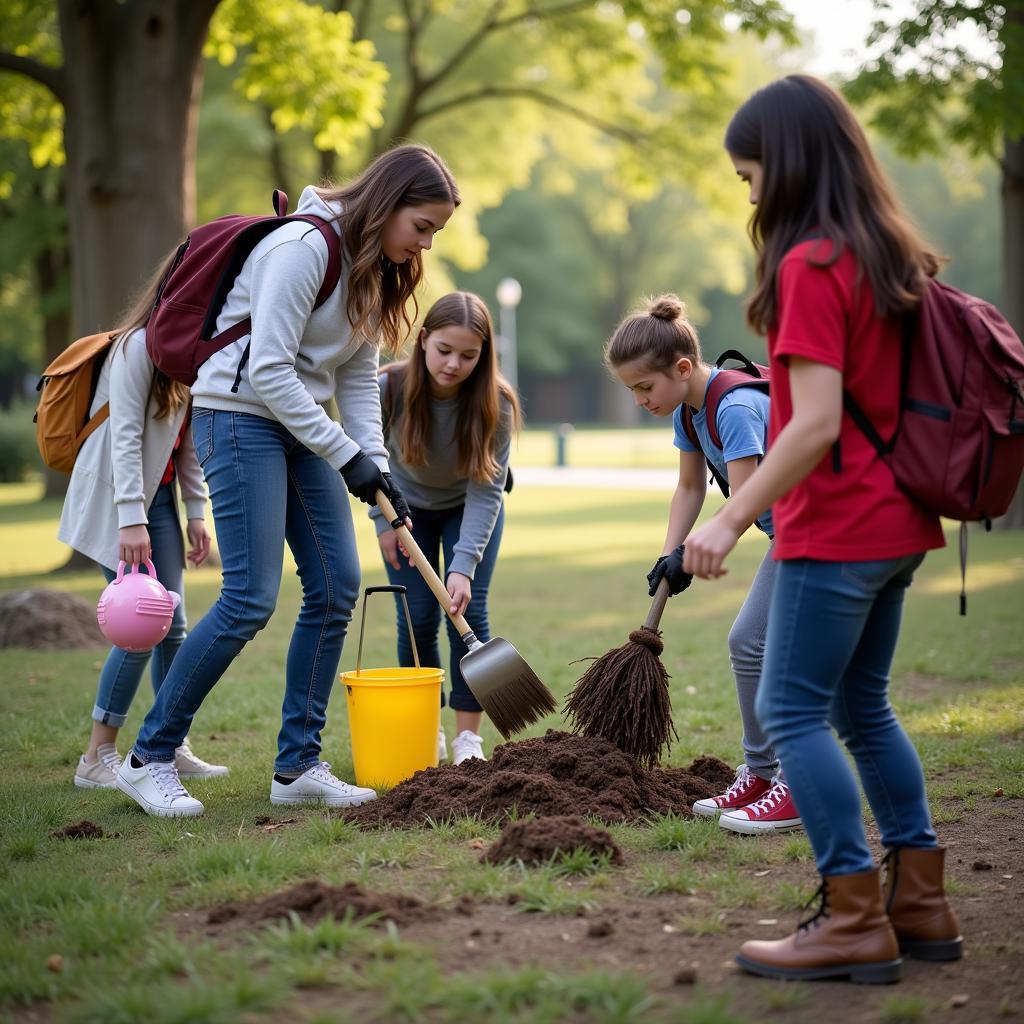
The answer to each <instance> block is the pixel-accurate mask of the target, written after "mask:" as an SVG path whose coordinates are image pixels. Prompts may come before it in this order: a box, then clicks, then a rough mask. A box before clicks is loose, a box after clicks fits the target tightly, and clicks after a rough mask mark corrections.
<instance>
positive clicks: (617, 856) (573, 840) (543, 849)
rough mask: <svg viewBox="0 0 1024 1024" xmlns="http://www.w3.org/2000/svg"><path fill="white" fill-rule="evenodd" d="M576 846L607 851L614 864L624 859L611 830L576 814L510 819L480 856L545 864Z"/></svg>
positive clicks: (496, 860)
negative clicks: (597, 826)
mask: <svg viewBox="0 0 1024 1024" xmlns="http://www.w3.org/2000/svg"><path fill="white" fill-rule="evenodd" d="M573 850H589V851H590V852H591V853H593V854H596V855H597V856H602V855H603V854H608V859H609V861H610V862H611V863H612V864H621V863H622V851H621V850H620V849H619V848H618V846H617V845H616V843H615V840H614V839H612V837H611V833H610V832H608V831H607V830H605V829H603V828H596V827H595V826H593V825H588V824H587V823H586V822H585V821H584V820H583V819H582V818H581V817H579V816H578V815H576V814H569V815H558V816H556V817H553V818H530V819H528V820H527V821H510V822H509V823H508V824H507V825H506V826H505V827H504V828H503V829H502V830H501V835H500V836H499V837H498V838H497V840H496V841H495V842H494V843H493V844H492V845H491V847H490V849H488V850H487V852H486V853H484V855H483V857H482V858H481V859H482V860H485V861H490V863H491V864H504V863H505V861H509V860H519V861H522V862H523V863H524V864H543V863H545V862H546V861H549V860H551V858H552V857H554V856H555V854H558V853H572V852H573Z"/></svg>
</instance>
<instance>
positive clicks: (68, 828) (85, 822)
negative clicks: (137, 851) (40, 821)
mask: <svg viewBox="0 0 1024 1024" xmlns="http://www.w3.org/2000/svg"><path fill="white" fill-rule="evenodd" d="M116 834H117V833H111V835H116ZM105 835H107V833H106V832H104V831H103V829H102V828H101V827H100V826H99V825H97V824H96V823H95V822H93V821H89V819H88V818H83V819H82V820H81V821H76V822H75V823H74V825H65V826H64V827H63V828H59V829H57V831H56V832H51V833H50V838H51V839H102V838H103V837H104V836H105Z"/></svg>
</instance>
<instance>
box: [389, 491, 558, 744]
mask: <svg viewBox="0 0 1024 1024" xmlns="http://www.w3.org/2000/svg"><path fill="white" fill-rule="evenodd" d="M377 505H378V507H379V508H380V510H381V512H383V513H384V518H385V519H386V520H387V521H388V522H389V523H392V524H393V523H394V522H395V521H396V520H397V518H398V517H397V515H396V513H395V509H394V506H393V505H392V504H391V502H390V501H388V499H387V496H386V495H385V494H384V492H383V491H377ZM395 532H396V533H397V534H398V536H399V539H400V540H401V542H402V545H403V547H404V548H405V550H406V551H408V552H409V556H410V557H411V558H412V562H413V565H415V566H416V568H417V569H418V570H419V573H420V575H421V576H422V577H423V579H424V580H426V583H427V586H429V587H430V589H431V592H432V593H433V595H434V597H436V598H437V601H438V604H440V605H441V608H442V610H443V611H444V613H445V614H446V615H447V616H448V618H450V619H451V620H452V624H453V625H454V626H455V629H456V630H457V631H458V634H459V636H460V637H461V639H462V642H463V643H464V644H465V645H466V646H467V647H468V648H469V653H468V654H465V655H463V657H462V660H461V661H460V662H459V668H460V669H462V674H463V676H464V677H465V679H466V682H467V683H468V684H469V688H470V690H471V691H472V693H473V696H474V697H476V699H477V701H478V702H479V704H480V706H481V707H482V708H483V709H484V711H486V712H487V715H488V717H489V718H490V719H491V721H492V722H493V723H494V725H495V727H496V728H497V730H498V732H500V733H501V735H502V736H504V737H505V739H508V738H509V737H510V736H512V735H514V734H515V733H517V732H520V731H521V730H522V729H525V728H526V726H528V725H530V724H531V723H533V722H536V721H537V720H538V719H539V718H543V717H544V715H548V714H551V712H552V711H554V710H556V709H557V707H558V705H557V703H556V702H555V698H554V696H553V695H552V693H551V691H550V690H549V689H548V688H547V687H546V686H545V685H544V683H543V682H541V680H540V677H539V676H538V675H537V673H536V672H534V671H533V669H532V668H530V666H529V665H528V664H527V662H526V659H525V658H523V656H522V655H521V654H520V653H519V652H518V651H517V650H516V649H515V648H514V647H513V646H512V645H511V644H510V643H509V642H508V641H507V640H503V639H502V638H501V637H500V636H496V637H492V638H491V639H490V640H488V641H487V642H486V643H482V642H481V641H480V640H478V639H477V638H476V634H474V632H473V630H472V629H471V628H470V626H469V623H468V622H467V621H466V620H465V618H464V617H463V616H462V615H452V613H451V611H450V610H449V609H450V608H451V603H452V596H451V594H449V593H448V591H447V590H446V589H445V585H444V583H442V582H441V578H440V577H439V576H438V575H437V573H436V572H435V571H434V567H433V566H432V565H431V564H430V562H429V561H428V560H427V556H426V555H424V554H423V552H422V551H421V550H420V547H419V545H418V544H417V543H416V541H415V540H413V536H412V534H411V533H410V532H409V529H408V527H406V526H404V525H399V526H397V527H395Z"/></svg>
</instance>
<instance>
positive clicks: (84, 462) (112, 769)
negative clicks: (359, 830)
mask: <svg viewBox="0 0 1024 1024" xmlns="http://www.w3.org/2000/svg"><path fill="white" fill-rule="evenodd" d="M162 269H163V268H162ZM162 269H161V273H162ZM154 290H155V282H154V285H153V287H151V288H150V289H148V290H147V292H146V293H145V294H144V295H143V296H142V298H141V299H140V300H139V301H138V302H137V303H136V305H135V307H134V309H133V310H132V311H131V312H130V313H129V314H128V315H127V317H126V323H125V326H124V327H121V328H119V329H117V330H115V331H113V332H112V333H111V336H112V337H114V338H115V339H116V340H115V341H114V343H113V344H112V345H110V346H109V349H108V351H107V355H106V357H105V359H104V360H103V362H102V364H101V368H100V372H99V377H98V379H97V383H96V390H95V393H94V395H93V399H92V405H91V408H90V410H89V414H90V417H92V416H95V415H96V414H97V413H99V412H100V411H101V410H104V409H105V407H106V406H107V404H108V402H109V416H108V417H107V418H106V419H105V420H104V421H102V422H101V423H100V425H99V426H98V427H97V428H96V429H95V430H93V431H92V432H91V433H90V434H89V436H88V437H87V438H86V439H85V441H84V442H83V443H82V445H81V447H80V448H79V450H78V454H77V457H76V458H75V462H74V467H73V468H72V470H71V481H70V483H69V485H68V490H67V495H66V497H65V499H64V508H63V510H62V512H61V518H60V526H59V528H58V532H57V536H58V537H59V538H60V540H62V541H64V543H65V544H69V545H70V546H71V547H72V548H74V549H75V550H76V551H80V552H82V554H84V555H88V556H89V557H90V558H92V559H93V560H95V561H96V562H97V563H99V565H100V567H101V569H102V570H103V575H104V576H105V577H106V579H107V582H108V583H109V582H110V581H111V580H112V579H114V577H115V575H116V570H117V567H118V562H119V561H120V562H125V563H128V564H139V563H142V562H145V561H146V560H147V559H150V560H152V562H153V564H154V566H155V568H156V571H157V578H158V579H159V580H160V582H161V583H163V585H164V586H165V587H166V588H167V589H168V590H173V591H176V592H177V593H178V594H181V595H182V601H181V603H180V604H179V605H178V607H177V608H176V609H175V610H174V616H173V619H172V621H171V627H170V629H169V630H168V632H167V635H166V636H165V637H164V638H163V640H161V641H160V643H159V644H157V646H156V647H154V648H153V649H152V651H125V650H122V649H121V648H119V647H114V648H111V651H110V653H109V654H108V655H107V658H106V661H105V662H104V665H103V668H102V670H101V671H100V678H99V685H98V687H97V692H96V701H95V704H94V706H93V711H92V719H93V724H92V734H91V735H90V737H89V746H88V748H87V749H86V751H85V753H84V754H82V756H81V757H80V758H79V760H78V764H77V765H76V767H75V785H76V786H79V787H81V788H83V789H113V788H115V785H116V782H117V771H118V768H119V767H120V765H121V756H120V754H119V753H118V751H117V736H118V733H119V731H120V729H121V727H122V726H123V725H124V723H125V720H126V718H127V716H128V709H129V707H130V706H131V703H132V700H133V698H134V697H135V694H136V692H137V691H138V688H139V683H140V682H141V680H142V676H143V673H144V672H145V670H146V665H147V663H149V664H150V673H151V677H152V681H153V690H154V692H159V690H160V687H161V685H162V684H163V682H164V680H165V678H166V676H167V672H168V670H169V669H170V667H171V663H172V662H173V661H174V658H175V655H176V654H177V653H178V649H179V648H180V647H181V645H182V643H183V642H184V639H185V635H186V619H185V602H184V585H183V572H182V570H183V569H184V566H185V561H186V558H187V560H188V562H189V563H190V564H191V565H193V566H200V565H202V564H203V562H204V561H205V560H206V557H207V555H208V554H209V552H210V534H209V532H208V531H207V528H206V520H205V506H206V486H205V484H204V483H203V474H202V471H201V470H200V468H199V463H198V462H197V461H196V452H195V447H194V445H193V444H192V437H191V434H190V433H189V430H188V425H189V416H190V405H191V399H190V396H189V392H188V388H187V387H185V386H184V385H182V384H177V383H175V382H174V381H172V380H170V379H169V378H168V377H166V376H164V374H162V373H161V372H160V371H159V370H157V369H156V367H154V366H153V364H152V362H151V361H150V358H149V356H148V354H147V353H146V341H145V330H144V329H143V328H142V326H141V325H142V324H143V323H144V322H145V319H146V316H147V315H148V313H149V309H150V306H151V305H152V295H153V292H154ZM179 495H180V498H181V501H182V502H183V503H184V505H185V515H186V519H187V528H186V529H187V534H188V543H189V548H188V552H187V554H186V551H185V545H184V541H183V538H182V532H181V521H180V519H179V512H178V498H179ZM174 764H175V766H176V768H177V770H178V772H179V774H180V775H182V776H185V777H187V778H193V779H199V778H212V777H214V776H219V775H227V773H228V769H227V768H226V767H225V766H223V765H214V764H208V763H207V762H206V761H203V760H202V759H201V758H199V757H197V756H196V755H195V754H194V753H193V752H192V749H191V746H190V745H189V742H188V740H187V738H185V737H182V740H181V742H180V743H179V744H177V745H176V747H175V749H174Z"/></svg>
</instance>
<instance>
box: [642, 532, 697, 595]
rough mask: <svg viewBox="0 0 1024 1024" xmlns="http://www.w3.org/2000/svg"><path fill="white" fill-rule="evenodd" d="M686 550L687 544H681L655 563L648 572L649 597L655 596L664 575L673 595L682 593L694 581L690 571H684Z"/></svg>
mask: <svg viewBox="0 0 1024 1024" xmlns="http://www.w3.org/2000/svg"><path fill="white" fill-rule="evenodd" d="M685 550H686V546H685V545H683V544H680V545H679V547H677V548H676V549H675V551H673V552H671V553H670V554H667V555H662V556H661V558H659V559H658V560H657V561H656V562H655V563H654V568H653V569H651V571H650V572H649V573H648V574H647V582H648V584H649V588H648V591H647V596H648V597H654V592H655V591H656V590H657V589H658V584H659V583H660V582H661V579H662V577H664V578H665V579H666V580H668V588H669V593H670V594H671V595H672V596H673V597H675V595H676V594H681V593H682V592H683V591H684V590H685V589H686V588H687V587H688V586H689V585H690V584H691V583H692V582H693V576H692V575H691V574H690V573H688V572H683V552H684V551H685Z"/></svg>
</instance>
